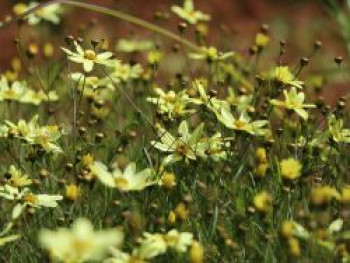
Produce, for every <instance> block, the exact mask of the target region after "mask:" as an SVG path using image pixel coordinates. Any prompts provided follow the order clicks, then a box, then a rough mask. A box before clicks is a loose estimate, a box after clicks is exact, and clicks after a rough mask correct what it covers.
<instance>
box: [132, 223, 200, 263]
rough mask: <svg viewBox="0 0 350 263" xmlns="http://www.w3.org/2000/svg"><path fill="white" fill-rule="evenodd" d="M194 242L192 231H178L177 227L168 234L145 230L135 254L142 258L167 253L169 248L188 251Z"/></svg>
mask: <svg viewBox="0 0 350 263" xmlns="http://www.w3.org/2000/svg"><path fill="white" fill-rule="evenodd" d="M192 242H193V235H192V233H188V232H178V231H177V230H176V229H172V230H170V231H169V232H168V233H166V234H160V233H155V234H151V233H147V232H145V233H144V234H143V239H142V241H141V245H140V247H139V248H137V249H135V250H134V252H133V255H135V256H137V258H141V259H151V258H154V257H156V256H158V255H161V254H164V253H166V251H167V250H168V249H169V248H170V249H174V250H176V251H177V252H182V253H183V252H186V251H187V249H188V248H189V247H190V246H191V244H192Z"/></svg>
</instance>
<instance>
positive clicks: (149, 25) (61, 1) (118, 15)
mask: <svg viewBox="0 0 350 263" xmlns="http://www.w3.org/2000/svg"><path fill="white" fill-rule="evenodd" d="M54 4H63V5H70V6H75V7H80V8H84V9H87V10H90V11H94V12H98V13H102V14H105V15H109V16H112V17H115V18H118V19H121V20H124V21H126V22H129V23H132V24H134V25H137V26H140V27H143V28H145V29H148V30H150V31H153V32H156V33H158V34H160V35H163V36H165V37H167V38H170V39H172V40H174V41H176V42H179V43H182V44H183V45H185V46H186V47H188V48H190V49H193V50H196V51H200V50H201V49H200V47H198V46H197V45H196V44H194V43H192V42H191V41H189V40H186V39H183V38H181V37H180V36H178V35H176V34H174V33H173V32H170V31H168V30H166V29H164V28H161V27H159V26H157V25H154V24H152V23H149V22H147V21H145V20H142V19H140V18H137V17H135V16H132V15H129V14H126V13H123V12H121V11H118V10H112V9H110V8H107V7H102V6H98V5H94V4H88V3H82V2H79V1H70V0H52V1H49V2H46V3H42V4H39V5H37V6H35V7H33V8H31V9H30V10H28V11H26V12H25V13H23V14H21V15H19V16H17V17H16V18H15V19H13V20H11V21H9V22H5V23H3V24H2V25H0V29H1V28H6V27H8V26H9V25H11V24H13V23H14V22H18V21H20V20H22V19H24V18H25V17H27V16H28V15H30V14H33V13H35V12H37V11H38V10H41V9H43V8H45V7H48V6H51V5H54Z"/></svg>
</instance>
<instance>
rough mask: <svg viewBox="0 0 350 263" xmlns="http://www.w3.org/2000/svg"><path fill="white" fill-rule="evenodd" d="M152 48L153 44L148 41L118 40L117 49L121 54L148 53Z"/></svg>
mask: <svg viewBox="0 0 350 263" xmlns="http://www.w3.org/2000/svg"><path fill="white" fill-rule="evenodd" d="M153 48H154V43H153V42H152V41H149V40H138V41H137V40H128V39H120V40H119V41H118V45H117V49H118V50H119V51H121V52H127V53H132V52H140V51H148V50H151V49H153Z"/></svg>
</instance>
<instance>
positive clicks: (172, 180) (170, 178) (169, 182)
mask: <svg viewBox="0 0 350 263" xmlns="http://www.w3.org/2000/svg"><path fill="white" fill-rule="evenodd" d="M159 184H160V185H162V186H164V187H165V188H166V189H168V190H171V189H172V188H173V187H174V186H175V185H176V177H175V174H174V173H168V172H165V173H164V174H163V176H162V178H161V179H160V182H159Z"/></svg>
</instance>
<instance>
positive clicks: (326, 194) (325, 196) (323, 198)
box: [310, 185, 341, 206]
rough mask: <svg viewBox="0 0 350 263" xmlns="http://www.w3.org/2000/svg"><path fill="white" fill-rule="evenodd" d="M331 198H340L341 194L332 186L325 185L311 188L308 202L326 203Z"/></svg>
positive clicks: (314, 203) (315, 203)
mask: <svg viewBox="0 0 350 263" xmlns="http://www.w3.org/2000/svg"><path fill="white" fill-rule="evenodd" d="M333 199H337V200H341V195H340V194H339V193H338V191H337V190H336V189H335V188H333V187H330V186H328V185H326V186H320V187H316V188H313V189H312V190H311V194H310V202H311V203H312V204H313V205H315V206H322V205H327V204H329V203H330V202H331V201H332V200H333Z"/></svg>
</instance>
